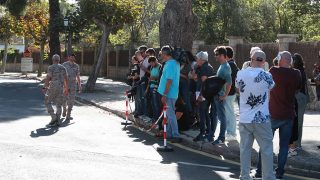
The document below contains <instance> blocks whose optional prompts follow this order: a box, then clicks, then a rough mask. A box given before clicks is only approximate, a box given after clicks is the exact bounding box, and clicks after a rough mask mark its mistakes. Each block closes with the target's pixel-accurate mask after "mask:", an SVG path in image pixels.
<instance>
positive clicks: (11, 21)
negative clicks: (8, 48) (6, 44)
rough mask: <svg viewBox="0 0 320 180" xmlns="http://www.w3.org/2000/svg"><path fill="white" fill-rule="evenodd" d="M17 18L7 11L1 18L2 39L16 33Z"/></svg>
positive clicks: (0, 36)
mask: <svg viewBox="0 0 320 180" xmlns="http://www.w3.org/2000/svg"><path fill="white" fill-rule="evenodd" d="M16 25H17V23H16V19H15V17H13V16H11V15H10V14H8V13H6V14H4V15H3V16H2V17H1V18H0V39H1V40H7V41H8V40H9V39H10V38H11V37H12V36H13V35H15V33H16V28H15V27H16Z"/></svg>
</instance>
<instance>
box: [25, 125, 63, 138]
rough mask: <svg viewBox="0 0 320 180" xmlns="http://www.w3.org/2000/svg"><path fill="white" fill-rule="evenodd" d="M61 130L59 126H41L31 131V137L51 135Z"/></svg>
mask: <svg viewBox="0 0 320 180" xmlns="http://www.w3.org/2000/svg"><path fill="white" fill-rule="evenodd" d="M58 131H59V128H58V127H52V128H39V129H37V130H34V131H31V134H30V137H32V138H38V137H41V136H51V135H53V134H55V133H57V132H58Z"/></svg>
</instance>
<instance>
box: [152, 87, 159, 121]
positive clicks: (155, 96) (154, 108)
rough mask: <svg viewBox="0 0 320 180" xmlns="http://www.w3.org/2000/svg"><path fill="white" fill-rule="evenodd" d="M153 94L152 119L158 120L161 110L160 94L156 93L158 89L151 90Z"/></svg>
mask: <svg viewBox="0 0 320 180" xmlns="http://www.w3.org/2000/svg"><path fill="white" fill-rule="evenodd" d="M150 93H151V105H152V112H153V113H152V119H153V120H156V119H158V118H159V116H160V113H161V109H160V94H159V93H158V92H157V91H156V88H150Z"/></svg>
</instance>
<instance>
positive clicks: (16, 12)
mask: <svg viewBox="0 0 320 180" xmlns="http://www.w3.org/2000/svg"><path fill="white" fill-rule="evenodd" d="M0 5H3V6H5V7H7V8H8V11H9V12H10V14H11V15H13V16H15V17H19V16H20V15H21V14H22V13H23V11H24V9H25V7H26V5H27V0H1V1H0Z"/></svg>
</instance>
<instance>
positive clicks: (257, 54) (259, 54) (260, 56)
mask: <svg viewBox="0 0 320 180" xmlns="http://www.w3.org/2000/svg"><path fill="white" fill-rule="evenodd" d="M251 59H253V60H256V61H264V60H266V54H265V53H264V52H263V51H261V50H256V51H254V52H253V54H252V56H251Z"/></svg>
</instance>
